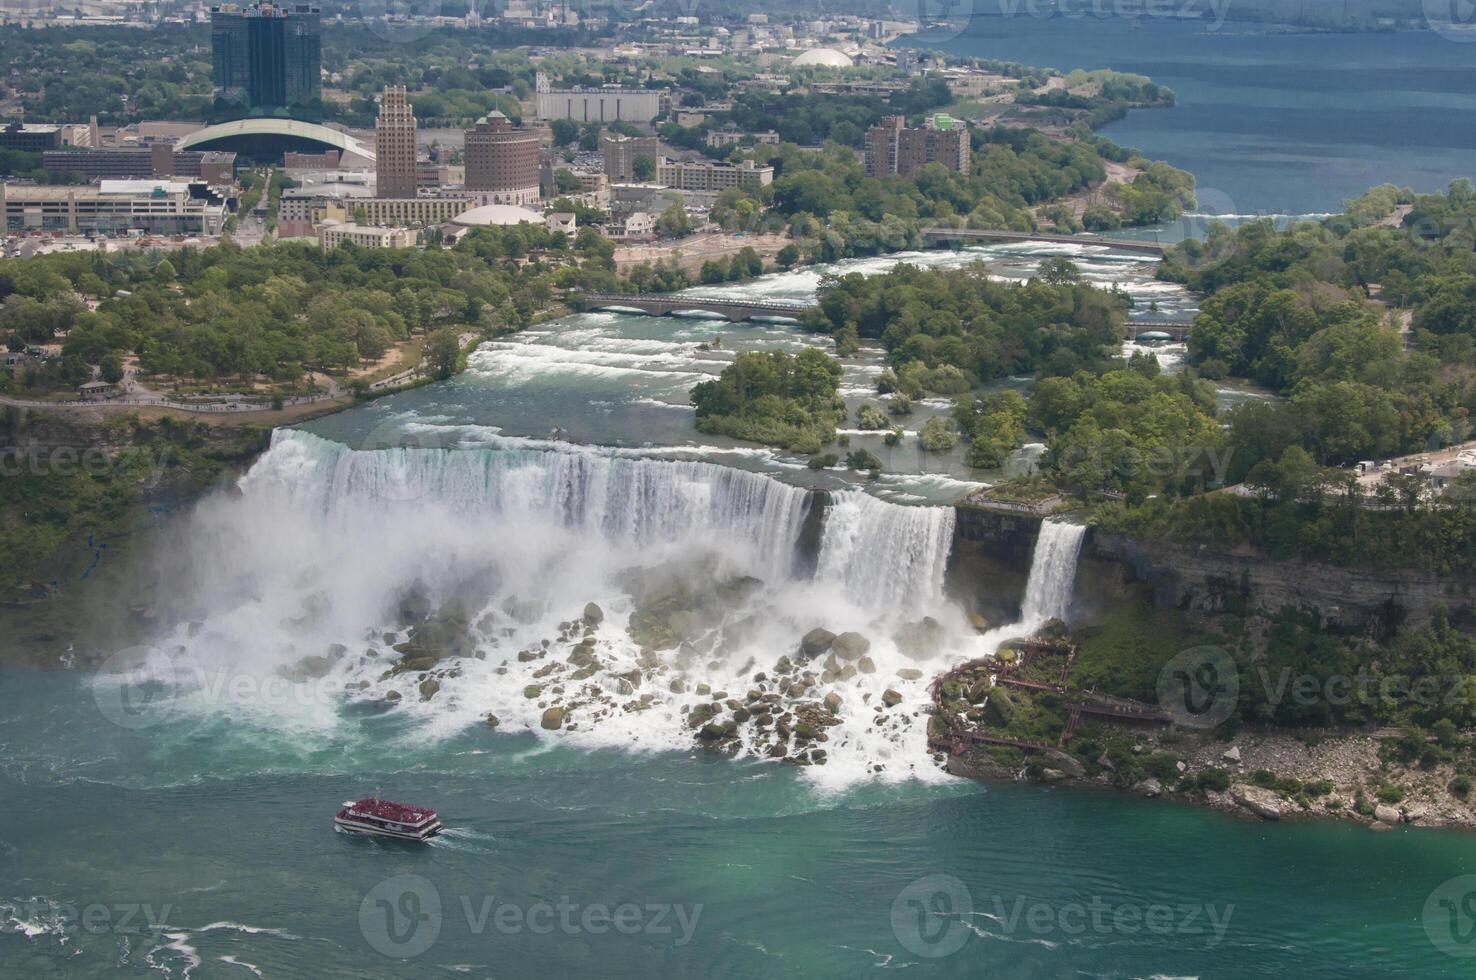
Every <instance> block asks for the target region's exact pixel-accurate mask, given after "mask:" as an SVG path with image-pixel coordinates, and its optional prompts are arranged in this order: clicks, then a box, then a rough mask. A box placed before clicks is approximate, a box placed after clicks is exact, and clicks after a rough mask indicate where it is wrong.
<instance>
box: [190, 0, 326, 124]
mask: <svg viewBox="0 0 1476 980" xmlns="http://www.w3.org/2000/svg"><path fill="white" fill-rule="evenodd" d="M320 20H321V18H320V15H319V12H318V8H317V7H314V6H310V5H308V4H304V3H299V4H293V5H291V6H278V5H276V4H273V3H269V2H266V0H262V2H260V3H254V4H251V5H250V6H246V7H238V6H236V5H235V4H230V3H226V4H220V5H219V6H215V7H211V8H210V57H211V64H212V66H213V68H214V73H215V101H216V108H217V112H218V113H223V114H232V115H253V116H262V115H287V116H293V117H295V118H308V119H313V118H316V117H317V116H318V115H320V114H321V109H320V108H319V104H320V103H321V101H322V95H323V88H322V81H321V78H320V76H321V73H322V66H323V54H322V41H321V38H320V33H321V26H320Z"/></svg>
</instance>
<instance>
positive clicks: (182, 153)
mask: <svg viewBox="0 0 1476 980" xmlns="http://www.w3.org/2000/svg"><path fill="white" fill-rule="evenodd" d="M41 169H43V170H45V171H46V172H47V173H53V174H79V175H81V176H82V177H84V178H86V179H87V180H89V181H94V180H139V179H146V178H149V177H190V178H198V179H200V180H203V181H205V183H207V184H215V185H227V184H232V183H234V182H235V179H236V154H234V153H230V152H221V151H217V150H176V149H174V147H172V146H170V145H169V144H168V143H155V144H153V145H152V146H140V147H105V148H103V149H80V150H78V149H74V150H46V151H45V152H43V153H42V154H41Z"/></svg>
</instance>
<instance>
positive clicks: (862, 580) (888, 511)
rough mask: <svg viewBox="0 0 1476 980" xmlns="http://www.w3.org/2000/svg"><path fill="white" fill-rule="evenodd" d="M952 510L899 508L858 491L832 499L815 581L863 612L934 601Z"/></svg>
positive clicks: (950, 533)
mask: <svg viewBox="0 0 1476 980" xmlns="http://www.w3.org/2000/svg"><path fill="white" fill-rule="evenodd" d="M953 523H954V511H953V508H952V507H899V506H897V505H895V504H889V503H886V502H884V501H881V500H878V499H877V498H875V497H873V496H871V495H870V494H867V493H865V492H863V491H860V490H847V491H843V492H840V493H836V494H834V495H833V497H832V502H831V505H830V507H829V508H828V509H827V510H826V512H825V532H824V535H823V536H822V538H821V541H820V559H819V561H818V563H817V566H816V570H815V577H816V579H818V580H819V581H822V582H834V583H836V584H838V585H840V586H841V587H842V588H844V589H845V591H846V593H847V594H848V595H850V596H851V597H852V598H854V599H855V601H856V602H857V604H859V605H861V606H864V607H866V608H869V609H875V610H878V611H882V610H906V609H909V608H917V607H920V606H922V605H924V604H926V603H928V602H931V601H935V600H936V598H937V597H938V596H940V595H941V594H942V592H943V573H944V571H945V570H946V568H947V565H948V553H949V550H950V549H951V548H952V547H953Z"/></svg>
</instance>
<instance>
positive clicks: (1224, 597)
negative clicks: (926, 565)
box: [948, 506, 1476, 629]
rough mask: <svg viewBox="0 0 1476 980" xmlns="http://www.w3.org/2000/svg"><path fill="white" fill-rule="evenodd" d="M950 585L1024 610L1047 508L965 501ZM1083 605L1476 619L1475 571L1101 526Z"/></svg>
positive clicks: (1079, 591)
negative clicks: (1382, 563)
mask: <svg viewBox="0 0 1476 980" xmlns="http://www.w3.org/2000/svg"><path fill="white" fill-rule="evenodd" d="M957 512H958V521H957V525H956V530H955V532H954V541H953V556H952V558H951V560H950V562H949V568H948V587H949V593H950V595H952V596H953V597H954V598H955V599H958V600H959V601H962V602H963V603H964V604H965V605H966V606H968V607H969V608H971V609H975V610H977V611H980V612H983V613H984V614H985V615H986V616H988V617H989V619H990V620H991V621H992V622H996V623H999V622H1009V621H1010V620H1011V619H1014V618H1018V615H1019V610H1020V600H1021V599H1022V597H1023V596H1024V593H1025V582H1026V580H1027V578H1028V577H1029V574H1030V562H1031V555H1032V552H1033V551H1034V548H1035V539H1036V537H1037V536H1038V534H1039V531H1040V518H1038V517H1033V516H1030V515H1025V514H1014V513H1006V512H1001V511H993V510H987V509H984V508H980V507H973V506H961V507H958V508H957ZM1075 595H1076V599H1075V606H1076V607H1077V609H1078V610H1080V611H1082V612H1087V611H1089V610H1091V609H1094V608H1095V609H1102V608H1104V607H1106V606H1109V605H1112V604H1115V603H1120V602H1124V601H1128V600H1131V599H1139V598H1146V599H1148V600H1149V601H1151V602H1153V604H1155V605H1157V606H1160V607H1163V608H1173V609H1183V610H1188V611H1194V612H1211V613H1214V612H1223V613H1250V612H1255V611H1258V610H1259V611H1265V612H1275V611H1277V610H1279V609H1281V608H1282V607H1284V606H1294V607H1297V608H1300V609H1315V610H1317V612H1318V613H1320V614H1321V616H1322V617H1323V618H1324V619H1326V620H1328V621H1330V622H1333V623H1336V624H1338V625H1341V626H1347V627H1350V628H1360V629H1361V628H1371V629H1387V628H1389V627H1392V626H1397V625H1401V624H1405V623H1409V624H1418V623H1421V622H1423V621H1425V620H1427V619H1428V618H1429V617H1430V614H1431V613H1432V612H1433V611H1434V609H1435V608H1436V607H1437V606H1444V607H1446V608H1447V609H1448V610H1449V611H1450V613H1451V616H1452V619H1453V620H1454V621H1455V622H1456V623H1457V624H1459V625H1462V626H1465V627H1467V628H1476V579H1473V578H1468V577H1458V576H1444V575H1438V574H1436V573H1434V572H1426V571H1419V570H1415V569H1359V568H1344V567H1340V566H1336V565H1321V564H1315V563H1311V562H1299V561H1273V560H1270V559H1267V558H1265V557H1263V556H1261V555H1258V554H1254V553H1244V552H1239V551H1235V550H1232V549H1229V548H1216V547H1213V546H1191V545H1182V544H1176V543H1173V542H1168V541H1143V540H1138V539H1135V538H1129V537H1126V536H1123V535H1118V534H1107V533H1104V532H1101V531H1098V530H1097V529H1095V528H1093V529H1092V530H1091V531H1090V533H1089V534H1088V535H1087V538H1086V540H1085V542H1084V543H1083V545H1082V552H1081V558H1080V562H1079V564H1078V566H1077V574H1076V590H1075Z"/></svg>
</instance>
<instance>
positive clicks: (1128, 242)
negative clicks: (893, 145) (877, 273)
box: [922, 228, 1169, 255]
mask: <svg viewBox="0 0 1476 980" xmlns="http://www.w3.org/2000/svg"><path fill="white" fill-rule="evenodd" d="M922 236H923V238H924V239H925V240H926V241H927V243H928V244H929V245H945V244H949V243H953V242H957V243H960V244H963V243H966V242H1054V243H1057V244H1060V245H1098V246H1103V247H1106V248H1115V249H1118V250H1120V251H1123V252H1142V253H1144V254H1145V255H1162V254H1163V253H1164V252H1166V251H1167V250H1168V248H1169V246H1167V245H1165V244H1163V243H1161V242H1150V241H1145V240H1143V239H1141V238H1106V237H1104V236H1102V235H1053V234H1050V233H1049V232H1033V231H1005V230H1002V229H995V228H924V229H923V230H922Z"/></svg>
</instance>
